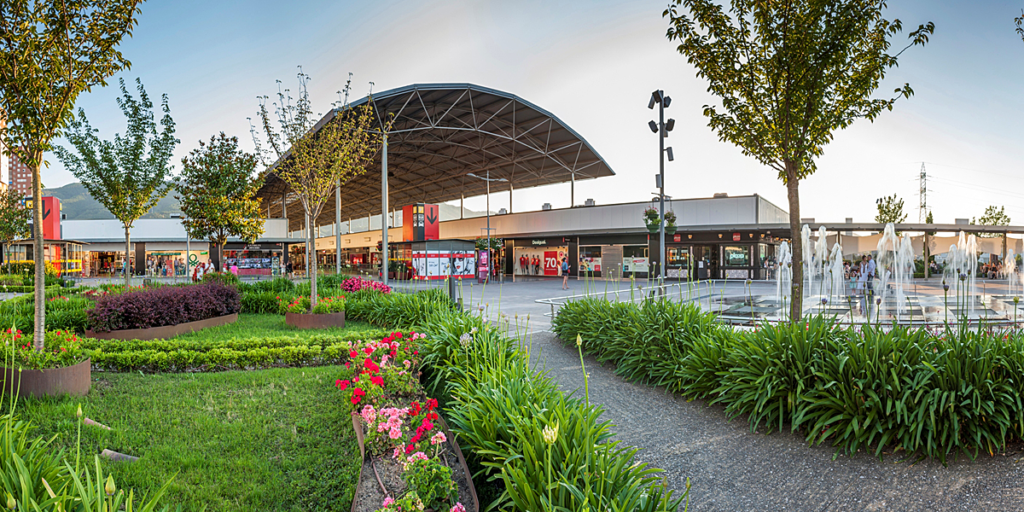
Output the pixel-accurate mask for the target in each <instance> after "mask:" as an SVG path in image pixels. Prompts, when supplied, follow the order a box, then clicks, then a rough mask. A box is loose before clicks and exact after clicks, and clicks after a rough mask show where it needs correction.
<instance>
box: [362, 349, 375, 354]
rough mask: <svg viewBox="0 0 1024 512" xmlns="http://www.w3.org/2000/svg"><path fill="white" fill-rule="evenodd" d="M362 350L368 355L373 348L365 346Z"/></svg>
mask: <svg viewBox="0 0 1024 512" xmlns="http://www.w3.org/2000/svg"><path fill="white" fill-rule="evenodd" d="M363 352H366V355H370V354H372V353H373V348H371V347H366V348H364V349H363Z"/></svg>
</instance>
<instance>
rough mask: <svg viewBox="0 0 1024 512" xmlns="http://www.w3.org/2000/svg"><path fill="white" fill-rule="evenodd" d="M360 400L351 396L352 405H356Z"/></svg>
mask: <svg viewBox="0 0 1024 512" xmlns="http://www.w3.org/2000/svg"><path fill="white" fill-rule="evenodd" d="M359 400H361V399H360V398H359V397H358V396H352V405H356V404H358V403H359Z"/></svg>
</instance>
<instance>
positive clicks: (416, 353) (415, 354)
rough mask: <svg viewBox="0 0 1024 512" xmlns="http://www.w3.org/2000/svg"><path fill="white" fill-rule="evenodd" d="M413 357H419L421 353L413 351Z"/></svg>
mask: <svg viewBox="0 0 1024 512" xmlns="http://www.w3.org/2000/svg"><path fill="white" fill-rule="evenodd" d="M412 355H414V356H418V355H420V351H419V350H413V351H412Z"/></svg>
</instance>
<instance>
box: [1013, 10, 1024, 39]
mask: <svg viewBox="0 0 1024 512" xmlns="http://www.w3.org/2000/svg"><path fill="white" fill-rule="evenodd" d="M1013 21H1014V22H1016V23H1017V35H1019V36H1020V38H1021V40H1024V9H1021V11H1020V16H1019V17H1017V18H1014V19H1013Z"/></svg>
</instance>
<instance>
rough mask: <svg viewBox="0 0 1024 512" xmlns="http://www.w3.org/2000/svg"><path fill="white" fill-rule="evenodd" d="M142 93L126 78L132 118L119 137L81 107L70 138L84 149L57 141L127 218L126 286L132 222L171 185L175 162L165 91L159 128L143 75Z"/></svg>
mask: <svg viewBox="0 0 1024 512" xmlns="http://www.w3.org/2000/svg"><path fill="white" fill-rule="evenodd" d="M135 83H136V85H137V88H138V90H139V98H138V99H135V98H133V97H132V95H131V93H130V92H128V88H127V87H125V85H124V79H121V80H120V84H121V97H120V98H118V99H117V106H119V107H121V112H124V116H125V117H126V118H127V119H128V130H127V132H126V133H125V136H124V137H121V135H120V134H115V135H114V139H113V140H100V138H99V137H97V136H96V130H94V129H93V127H92V126H91V125H90V124H89V120H88V119H86V118H85V111H84V110H83V109H78V117H77V118H72V119H70V120H69V122H68V133H67V138H68V142H70V143H71V145H72V146H73V147H74V148H75V149H76V150H77V152H78V154H75V153H72V152H71V151H69V150H68V149H66V148H64V147H61V146H57V147H55V148H54V152H55V153H56V154H57V158H59V159H60V160H61V162H63V163H64V167H66V168H67V169H68V170H69V171H71V173H72V174H74V175H75V177H76V178H78V179H79V180H80V181H81V182H82V186H84V187H85V189H86V190H88V191H89V195H91V196H92V197H93V198H94V199H96V200H97V201H99V203H100V204H102V205H103V206H104V207H105V208H106V209H107V210H109V211H110V213H112V214H113V215H114V217H116V218H117V220H119V221H121V226H122V227H124V286H125V288H127V287H129V286H131V279H132V277H131V276H132V273H131V268H130V264H129V262H130V261H131V250H132V249H131V248H132V244H131V240H132V235H131V228H132V224H134V223H135V221H136V220H138V219H139V217H142V216H143V215H145V214H146V212H148V211H149V210H151V209H152V208H153V207H154V206H156V203H158V202H160V200H161V199H163V198H164V196H166V195H167V193H168V192H170V190H171V183H170V182H169V181H168V179H169V178H170V177H171V169H172V168H173V166H172V165H169V162H170V160H171V154H172V153H173V152H174V146H175V145H177V144H178V142H181V141H179V140H178V139H176V138H175V137H174V120H173V119H171V109H170V107H168V106H167V95H166V94H164V95H163V100H162V101H161V105H160V110H162V111H163V113H164V115H163V117H162V118H161V119H160V128H161V129H160V130H157V123H156V118H155V116H154V115H153V102H152V101H150V99H149V95H148V94H146V89H145V88H144V87H143V86H142V81H141V80H139V79H136V80H135Z"/></svg>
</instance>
